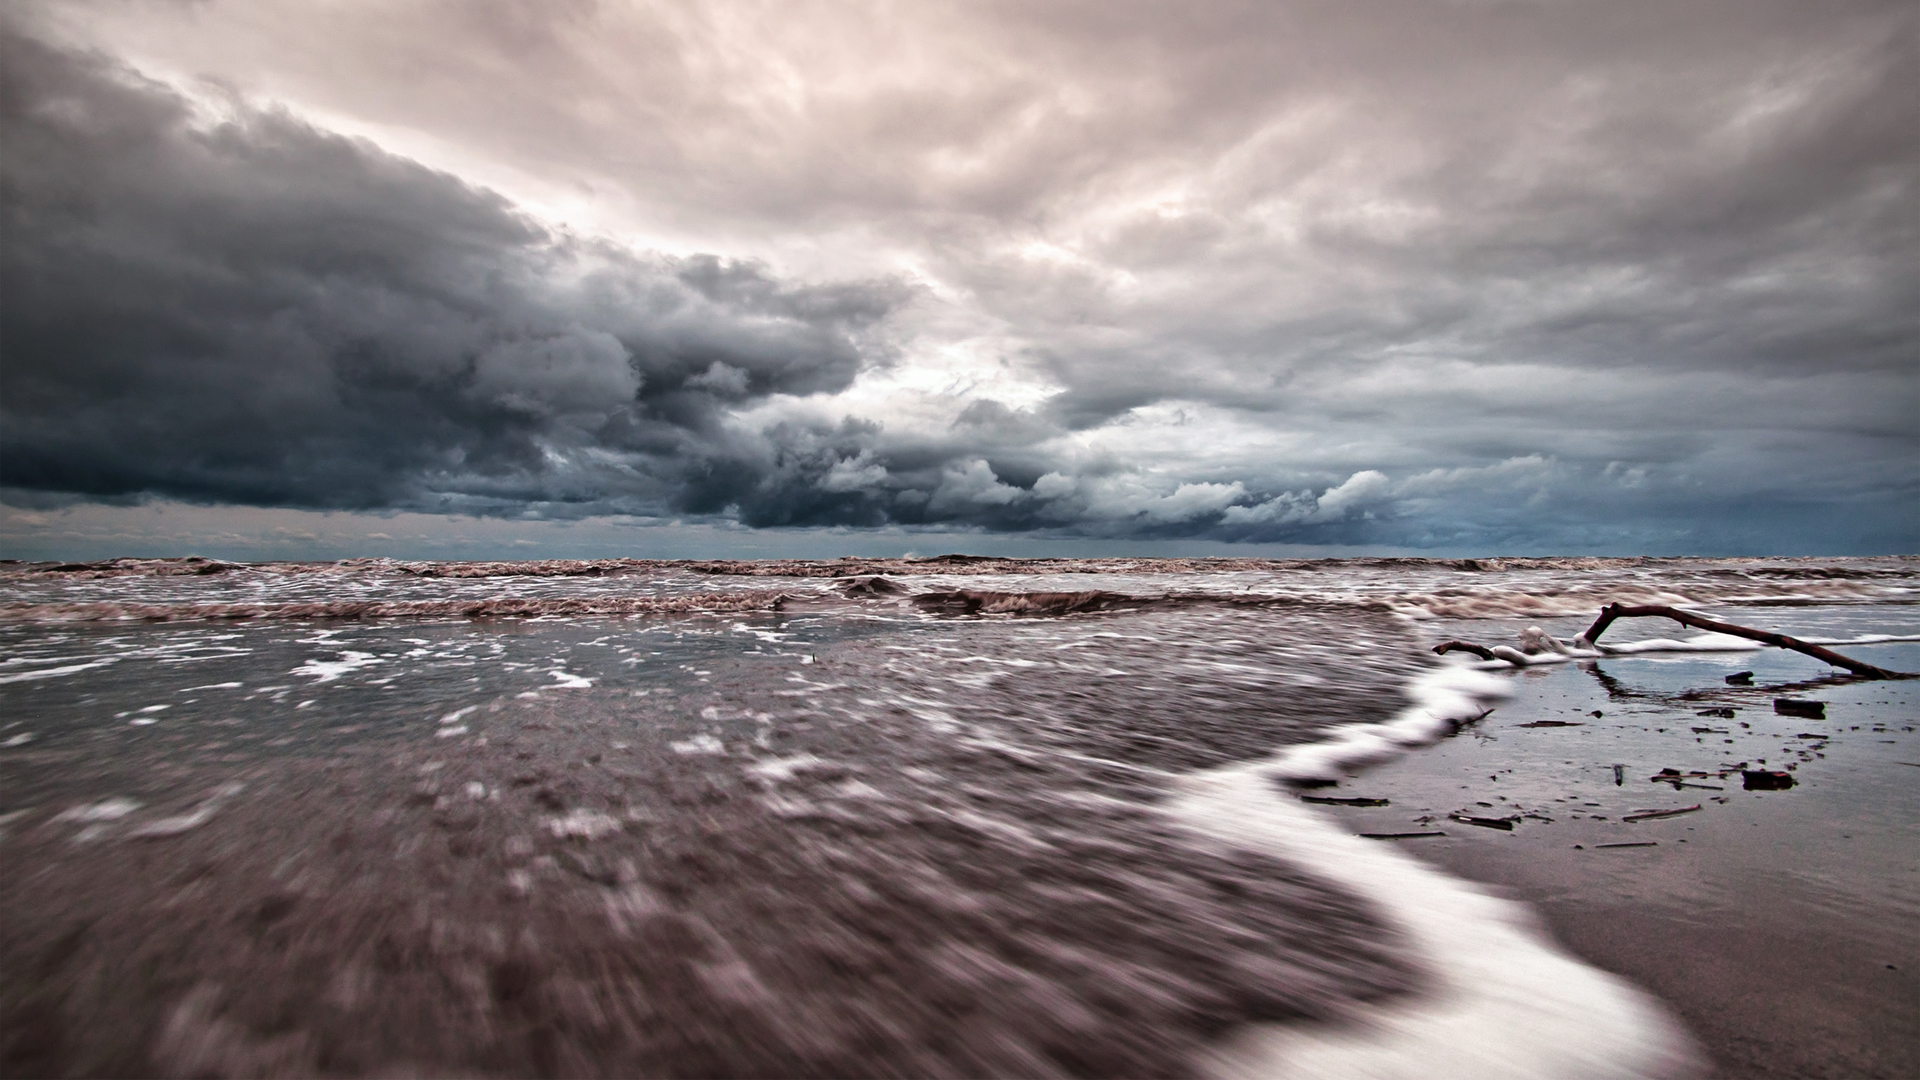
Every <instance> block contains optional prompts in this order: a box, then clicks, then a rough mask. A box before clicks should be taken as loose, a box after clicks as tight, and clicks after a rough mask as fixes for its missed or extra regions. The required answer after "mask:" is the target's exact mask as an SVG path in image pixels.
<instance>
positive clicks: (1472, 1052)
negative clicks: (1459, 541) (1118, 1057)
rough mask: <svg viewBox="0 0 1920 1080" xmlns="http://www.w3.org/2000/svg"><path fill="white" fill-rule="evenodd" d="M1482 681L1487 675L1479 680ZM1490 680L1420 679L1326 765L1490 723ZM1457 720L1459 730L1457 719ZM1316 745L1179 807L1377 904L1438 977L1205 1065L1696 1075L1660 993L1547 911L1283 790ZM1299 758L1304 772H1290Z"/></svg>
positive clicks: (1404, 1074) (1198, 783)
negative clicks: (1572, 939) (1575, 938)
mask: <svg viewBox="0 0 1920 1080" xmlns="http://www.w3.org/2000/svg"><path fill="white" fill-rule="evenodd" d="M1476 676H1477V678H1476ZM1488 678H1489V677H1488V676H1486V675H1484V674H1483V673H1479V672H1473V671H1466V670H1462V669H1459V668H1449V669H1441V670H1439V671H1436V672H1432V673H1429V675H1427V676H1425V677H1423V678H1422V679H1421V680H1418V681H1417V682H1416V685H1415V687H1414V688H1413V689H1414V698H1415V702H1416V704H1415V705H1414V706H1413V707H1412V708H1410V709H1408V710H1407V711H1406V712H1405V713H1402V714H1401V716H1400V717H1398V718H1396V719H1395V720H1394V721H1389V722H1388V723H1387V724H1385V725H1364V727H1366V728H1370V729H1373V730H1370V731H1367V732H1364V733H1362V734H1363V736H1364V737H1359V738H1355V737H1353V734H1354V733H1352V732H1339V733H1336V734H1335V736H1334V737H1333V738H1332V739H1331V740H1329V742H1330V743H1331V744H1332V745H1333V746H1334V747H1335V748H1336V752H1331V753H1327V754H1322V755H1317V756H1315V757H1314V758H1313V760H1314V762H1315V765H1316V766H1317V767H1325V766H1329V765H1332V764H1335V763H1339V764H1343V765H1353V764H1357V763H1358V762H1359V761H1361V760H1378V759H1379V758H1380V757H1381V756H1384V755H1385V754H1387V753H1388V752H1389V749H1388V748H1389V747H1398V748H1400V749H1404V748H1406V747H1409V746H1412V745H1418V744H1419V743H1421V742H1422V741H1431V740H1432V739H1433V738H1437V737H1439V735H1440V734H1441V733H1443V731H1444V730H1450V729H1451V726H1457V724H1458V723H1459V722H1461V721H1462V720H1464V719H1468V718H1471V717H1472V716H1475V715H1482V714H1484V711H1485V707H1486V706H1485V702H1486V700H1487V698H1488V696H1489V695H1491V694H1492V693H1494V692H1495V689H1494V688H1493V687H1492V686H1490V685H1489V684H1488V683H1486V682H1482V681H1481V680H1486V679H1488ZM1450 725H1451V726H1450ZM1310 749H1311V747H1301V748H1296V750H1294V751H1291V752H1288V753H1285V754H1281V755H1277V756H1275V757H1273V758H1268V759H1265V760H1262V761H1256V762H1251V763H1243V764H1238V765H1232V766H1227V767H1223V768H1219V769H1210V770H1207V771H1204V772H1199V773H1195V774H1192V775H1190V776H1186V777H1182V778H1180V779H1179V780H1178V781H1177V784H1178V788H1177V790H1178V795H1177V796H1176V798H1175V799H1174V800H1173V802H1172V803H1171V804H1170V805H1169V807H1168V809H1169V811H1170V812H1171V813H1172V814H1173V815H1174V817H1175V818H1176V820H1178V821H1180V822H1181V823H1182V824H1183V825H1185V826H1186V827H1188V828H1190V829H1193V830H1194V831H1196V832H1198V833H1201V834H1202V835H1204V836H1206V837H1208V838H1209V839H1211V840H1214V841H1216V842H1219V843H1224V844H1227V845H1229V846H1232V847H1236V848H1244V849H1250V850H1253V851H1258V852H1261V853H1264V854H1269V855H1273V856H1276V857H1278V858H1281V859H1284V860H1287V861H1289V862H1292V863H1294V864H1295V865H1297V866H1301V867H1303V868H1307V869H1309V870H1311V871H1313V872H1314V873H1317V874H1319V875H1321V876H1322V877H1324V878H1327V879H1329V880H1331V881H1333V882H1335V883H1336V884H1338V885H1340V886H1341V887H1343V888H1345V889H1347V890H1349V891H1351V892H1352V893H1354V894H1355V895H1357V896H1359V897H1361V898H1363V899H1364V900H1366V901H1368V902H1370V903H1371V904H1373V905H1374V906H1375V908H1376V910H1377V911H1379V912H1380V913H1381V915H1382V916H1383V917H1384V919H1385V921H1386V922H1387V923H1388V924H1389V925H1391V926H1394V927H1396V928H1397V929H1398V930H1399V931H1400V932H1401V933H1402V934H1404V935H1405V938H1406V941H1407V943H1408V944H1409V946H1410V947H1411V948H1412V949H1413V951H1414V953H1415V955H1416V956H1417V957H1418V959H1419V962H1420V963H1421V964H1422V965H1423V966H1424V967H1425V968H1426V970H1427V971H1428V973H1429V978H1430V980H1431V981H1430V984H1429V986H1428V987H1427V988H1426V989H1425V990H1423V991H1422V992H1419V993H1416V994H1414V995H1411V996H1409V997H1408V998H1405V999H1400V1000H1394V1001H1390V1002H1388V1003H1386V1004H1382V1005H1363V1006H1359V1007H1357V1008H1356V1009H1355V1010H1354V1011H1353V1013H1352V1014H1351V1016H1350V1017H1349V1018H1348V1019H1347V1020H1346V1021H1345V1022H1342V1023H1339V1024H1326V1025H1315V1026H1303V1025H1281V1024H1262V1025H1254V1026H1252V1027H1250V1028H1247V1029H1244V1030H1243V1031H1242V1032H1241V1033H1240V1034H1239V1035H1238V1036H1237V1037H1235V1038H1234V1039H1232V1040H1230V1041H1229V1042H1228V1043H1226V1044H1224V1045H1222V1046H1221V1047H1219V1048H1217V1049H1216V1050H1215V1051H1214V1052H1213V1054H1212V1055H1211V1056H1210V1057H1209V1059H1208V1060H1207V1061H1206V1062H1205V1063H1204V1068H1205V1071H1206V1072H1207V1073H1208V1074H1210V1075H1212V1076H1214V1077H1216V1078H1219V1080H1230V1078H1231V1080H1239V1078H1247V1080H1252V1078H1256V1077H1258V1078H1262V1080H1278V1078H1290V1077H1343V1078H1379V1080H1385V1078H1406V1080H1416V1078H1419V1080H1428V1078H1435V1077H1460V1078H1463V1080H1464V1078H1475V1080H1519V1078H1522V1077H1540V1078H1556V1080H1577V1078H1600V1077H1620V1078H1625V1077H1683V1076H1696V1075H1700V1074H1702V1073H1704V1072H1705V1071H1706V1064H1705V1058H1704V1057H1703V1056H1702V1055H1701V1053H1700V1051H1699V1050H1698V1049H1697V1048H1696V1047H1695V1045H1694V1042H1693V1040H1692V1039H1691V1037H1689V1036H1688V1034H1687V1033H1686V1031H1685V1030H1684V1029H1683V1028H1682V1027H1681V1026H1680V1024H1679V1023H1678V1022H1677V1021H1676V1020H1674V1019H1673V1018H1672V1017H1671V1015H1670V1014H1669V1013H1668V1012H1667V1010H1666V1009H1665V1008H1664V1007H1663V1006H1662V1005H1661V1004H1660V1003H1659V1002H1658V1001H1656V1000H1655V999H1653V998H1652V997H1651V996H1649V995H1647V994H1645V993H1643V992H1642V991H1640V990H1638V989H1636V988H1635V987H1633V986H1632V985H1631V984H1629V983H1627V982H1626V981H1624V980H1622V979H1620V978H1617V977H1615V976H1613V975H1610V974H1607V973H1606V972H1603V971H1600V970H1599V969H1597V968H1593V967H1590V966H1588V965H1587V964H1585V963H1583V962H1582V961H1580V960H1579V959H1577V958H1575V957H1573V956H1572V955H1570V954H1568V953H1566V952H1564V951H1562V950H1561V949H1560V948H1559V947H1558V946H1556V945H1555V944H1554V943H1553V942H1552V941H1551V940H1550V939H1549V937H1548V936H1547V934H1546V932H1545V930H1544V929H1543V928H1542V926H1541V924H1540V923H1539V921H1538V920H1537V919H1536V917H1535V916H1534V914H1533V912H1532V911H1531V910H1530V909H1528V908H1527V907H1525V906H1524V905H1522V904H1519V903H1517V902H1514V901H1511V900H1507V899H1503V898H1501V897H1498V896H1495V895H1493V894H1492V893H1491V892H1489V891H1487V890H1486V889H1484V888H1482V887H1480V886H1478V885H1475V884H1473V883H1471V882H1467V881H1462V880H1460V879H1457V878H1454V877H1451V876H1449V875H1447V874H1444V873H1442V872H1440V871H1438V870H1435V869H1432V868H1430V867H1428V866H1427V865H1426V864H1424V863H1422V862H1420V861H1418V860H1417V859H1415V858H1413V857H1411V856H1409V855H1406V854H1404V853H1402V852H1400V851H1398V850H1396V849H1395V848H1394V847H1393V846H1392V845H1391V844H1388V843H1383V842H1381V841H1378V840H1368V839H1363V838H1361V837H1358V836H1354V835H1352V834H1350V833H1347V832H1345V831H1344V830H1342V829H1340V828H1339V827H1337V826H1336V825H1334V824H1333V822H1332V821H1331V820H1330V819H1329V818H1327V817H1324V816H1322V815H1321V814H1319V813H1317V812H1315V811H1314V810H1311V809H1309V808H1308V807H1305V806H1302V805H1301V804H1300V803H1298V802H1297V801H1295V800H1294V799H1293V798H1292V797H1291V796H1290V795H1289V794H1288V793H1287V792H1286V790H1285V789H1284V787H1283V786H1282V781H1283V780H1284V779H1286V778H1287V777H1289V776H1290V775H1292V774H1293V773H1296V772H1298V771H1300V770H1299V768H1298V766H1299V765H1301V764H1302V762H1301V761H1300V760H1299V758H1298V755H1299V754H1300V753H1301V752H1303V751H1307V750H1310ZM1289 765H1292V766H1295V767H1294V768H1292V769H1289Z"/></svg>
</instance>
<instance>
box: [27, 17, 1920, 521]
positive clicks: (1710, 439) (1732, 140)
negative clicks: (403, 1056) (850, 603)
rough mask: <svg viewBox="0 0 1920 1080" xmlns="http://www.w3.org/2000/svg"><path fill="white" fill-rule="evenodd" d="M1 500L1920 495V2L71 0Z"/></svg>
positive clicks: (1624, 503) (1508, 514)
mask: <svg viewBox="0 0 1920 1080" xmlns="http://www.w3.org/2000/svg"><path fill="white" fill-rule="evenodd" d="M0 50H3V52H0V59H3V60H4V63H3V64H0V151H3V152H0V193H3V194H4V213H5V234H4V237H0V247H3V248H4V250H3V251H0V556H10V557H15V558H97V557H104V556H110V555H118V554H189V553H197V554H203V555H216V556H221V557H227V558H335V557H347V556H357V555H391V556H394V557H403V558H406V557H449V558H452V557H476V558H478V557H501V556H510V555H516V554H523V555H529V556H533V555H554V556H560V555H564V556H608V555H634V556H663V557H682V556H714V557H722V556H741V557H753V556H768V557H771V556H782V555H793V556H820V557H830V556H833V555H838V554H901V553H905V552H915V553H920V554H937V553H940V552H944V551H970V552H975V553H982V554H1029V555H1040V554H1107V553H1125V554H1181V555H1193V554H1220V555H1233V554H1248V555H1257V554H1289V555H1295V554H1315V553H1318V554H1352V553H1368V552H1394V553H1410V554H1421V553H1428V554H1436V555H1453V554H1556V553H1569V554H1571V553H1606V554H1849V553H1888V552H1915V551H1920V446H1916V442H1920V420H1917V419H1916V418H1920V9H1916V8H1915V6H1914V5H1913V4H1911V3H1910V2H1905V0H1900V2H1888V3H1878V2H1852V0H1834V2H1828V3H1820V4H1808V3H1805V2H1804V0H1648V2H1643V0H1604V2H1602V0H1325V2H1321V0H1306V2H1301V0H1280V2H1260V3H1246V4H1241V3H1209V4H1194V3H1192V2H1191V0H1183V2H1178V3H1172V2H1170V3H1134V2H1128V0H1100V2H1097V3H1095V2H1087V3H1079V2H1069V0H1060V2H1051V3H1047V4H1031V3H1004V4H1001V3H992V2H984V0H976V2H967V3H951V4H949V3H941V2H936V0H915V2H912V3H886V2H876V3H862V2H857V0H834V2H829V3H809V2H806V0H793V2H779V3H773V2H767V3H760V2H746V3H742V2H728V0H722V2H710V3H700V4H656V3H638V2H635V3H625V2H620V3H616V2H611V0H608V2H593V0H543V2H540V3H505V2H496V0H484V2H476V0H458V2H456V0H438V2H434V0H377V2H375V0H301V2H288V0H244V2H238V0H195V2H180V0H170V2H157V0H111V2H98V3H95V2H91V0H62V2H59V3H40V2H37V0H24V2H17V3H13V4H9V5H7V6H6V8H5V9H4V12H3V13H0Z"/></svg>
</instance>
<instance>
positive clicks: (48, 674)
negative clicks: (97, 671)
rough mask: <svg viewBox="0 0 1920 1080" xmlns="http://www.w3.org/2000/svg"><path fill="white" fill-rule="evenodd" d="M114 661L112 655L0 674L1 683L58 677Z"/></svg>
mask: <svg viewBox="0 0 1920 1080" xmlns="http://www.w3.org/2000/svg"><path fill="white" fill-rule="evenodd" d="M111 663H113V658H112V657H106V658H103V659H100V660H94V661H90V662H88V663H85V664H66V665H63V666H61V667H56V668H42V669H40V670H39V671H18V672H15V673H13V674H11V675H0V685H4V684H6V683H17V682H33V681H34V680H36V679H57V678H60V677H61V676H63V675H75V674H78V673H80V672H82V671H86V670H87V669H89V668H97V667H106V666H107V665H108V664H111Z"/></svg>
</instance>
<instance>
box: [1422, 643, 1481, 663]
mask: <svg viewBox="0 0 1920 1080" xmlns="http://www.w3.org/2000/svg"><path fill="white" fill-rule="evenodd" d="M1433 651H1434V652H1437V653H1439V654H1440V655H1442V656H1445V655H1446V654H1448V653H1450V652H1470V653H1472V654H1473V655H1475V656H1477V657H1479V658H1480V659H1482V660H1492V659H1494V655H1493V650H1492V649H1489V648H1487V647H1486V646H1485V645H1475V644H1474V643H1473V642H1471V641H1443V642H1441V643H1440V644H1438V645H1435V646H1434V647H1433Z"/></svg>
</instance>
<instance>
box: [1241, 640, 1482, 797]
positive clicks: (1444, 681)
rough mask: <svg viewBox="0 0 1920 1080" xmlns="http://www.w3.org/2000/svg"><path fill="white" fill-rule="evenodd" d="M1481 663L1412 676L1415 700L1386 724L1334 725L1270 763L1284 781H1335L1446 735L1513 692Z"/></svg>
mask: <svg viewBox="0 0 1920 1080" xmlns="http://www.w3.org/2000/svg"><path fill="white" fill-rule="evenodd" d="M1480 666H1481V665H1471V666H1468V665H1448V666H1445V667H1440V668H1435V669H1434V670H1432V671H1430V672H1428V673H1426V674H1425V675H1422V676H1421V677H1420V678H1418V679H1415V680H1414V682H1413V685H1412V686H1411V687H1409V690H1408V692H1409V694H1410V695H1411V696H1412V698H1413V701H1414V703H1413V704H1412V705H1410V706H1408V707H1407V708H1406V709H1404V710H1402V711H1401V713H1400V715H1398V716H1396V717H1394V718H1393V719H1391V720H1387V721H1384V722H1382V723H1376V724H1348V725H1346V726H1344V727H1340V728H1336V729H1334V731H1333V733H1332V734H1330V735H1329V736H1328V737H1327V738H1325V739H1322V740H1320V741H1319V742H1313V743H1306V744H1303V745H1300V746H1294V747H1289V748H1287V749H1286V750H1284V751H1282V752H1281V753H1280V754H1279V755H1278V756H1277V757H1276V758H1274V759H1273V760H1271V761H1269V762H1268V763H1267V766H1266V767H1267V768H1268V769H1269V770H1270V772H1271V773H1272V775H1273V776H1274V777H1276V778H1278V779H1281V780H1286V781H1293V782H1299V781H1310V780H1336V779H1338V778H1339V776H1340V775H1341V774H1342V773H1345V772H1348V771H1350V770H1353V769H1357V768H1359V767H1361V766H1363V765H1368V764H1372V763H1374V762H1377V761H1383V760H1385V759H1387V758H1390V757H1394V756H1395V755H1398V754H1400V753H1403V752H1405V751H1406V750H1409V749H1411V748H1413V747H1417V746H1425V745H1427V744H1429V743H1432V742H1436V741H1438V740H1440V739H1443V738H1445V737H1446V736H1448V735H1450V734H1452V733H1453V732H1454V731H1455V730H1457V729H1458V728H1459V727H1460V725H1461V724H1463V723H1466V722H1468V721H1470V720H1474V719H1477V718H1478V717H1481V716H1485V715H1486V714H1487V711H1488V710H1489V709H1491V708H1493V705H1494V703H1495V702H1498V701H1502V700H1504V699H1506V698H1507V697H1508V696H1509V695H1511V694H1512V688H1511V687H1510V686H1508V685H1507V681H1506V680H1505V679H1501V678H1499V677H1497V676H1494V675H1490V674H1487V673H1486V672H1483V671H1479V670H1476V668H1478V667H1480ZM1501 666H1505V665H1501Z"/></svg>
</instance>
